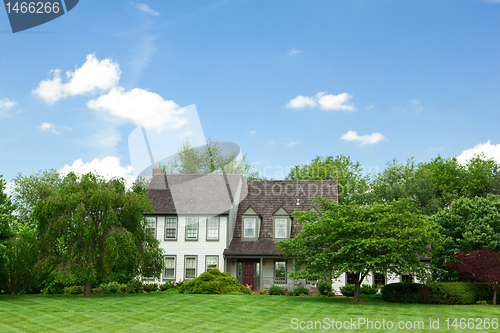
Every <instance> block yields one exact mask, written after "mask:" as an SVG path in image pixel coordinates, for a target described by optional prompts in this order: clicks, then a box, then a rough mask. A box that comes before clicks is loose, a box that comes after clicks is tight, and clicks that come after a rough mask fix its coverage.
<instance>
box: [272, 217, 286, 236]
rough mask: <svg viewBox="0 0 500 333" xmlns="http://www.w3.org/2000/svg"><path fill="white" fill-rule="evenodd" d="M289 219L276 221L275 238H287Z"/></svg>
mask: <svg viewBox="0 0 500 333" xmlns="http://www.w3.org/2000/svg"><path fill="white" fill-rule="evenodd" d="M287 222H288V220H287V219H275V220H274V238H286V234H287V232H286V227H287V224H288V223H287Z"/></svg>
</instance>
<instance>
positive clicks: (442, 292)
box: [431, 282, 476, 305]
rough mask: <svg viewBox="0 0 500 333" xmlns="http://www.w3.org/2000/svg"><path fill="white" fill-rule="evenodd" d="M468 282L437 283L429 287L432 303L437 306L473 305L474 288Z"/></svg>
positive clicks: (474, 298)
mask: <svg viewBox="0 0 500 333" xmlns="http://www.w3.org/2000/svg"><path fill="white" fill-rule="evenodd" d="M472 285H473V283H470V282H448V283H445V282H437V283H433V284H432V285H431V290H432V298H433V302H434V303H437V304H450V305H451V304H474V303H475V301H476V288H475V287H473V286H472Z"/></svg>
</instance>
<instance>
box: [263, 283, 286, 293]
mask: <svg viewBox="0 0 500 333" xmlns="http://www.w3.org/2000/svg"><path fill="white" fill-rule="evenodd" d="M267 293H268V294H269V295H285V290H283V288H281V287H280V286H275V285H272V286H271V287H270V288H269V291H268V292H267Z"/></svg>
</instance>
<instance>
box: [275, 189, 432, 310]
mask: <svg viewBox="0 0 500 333" xmlns="http://www.w3.org/2000/svg"><path fill="white" fill-rule="evenodd" d="M316 200H317V201H316V205H315V208H316V211H308V212H296V213H294V214H295V216H294V217H295V220H296V221H297V222H298V223H299V225H300V226H301V227H302V232H301V233H299V234H298V235H297V236H296V237H295V238H291V239H287V240H284V241H280V242H279V243H278V248H280V249H281V251H282V252H283V253H284V255H285V256H286V257H287V258H291V259H294V273H292V274H291V276H292V277H294V278H304V277H338V276H339V275H340V274H342V273H344V272H350V273H353V274H354V275H355V276H356V278H355V281H354V285H355V291H354V300H355V301H359V292H360V286H361V283H362V282H363V280H364V278H365V277H366V276H367V275H368V273H369V272H381V273H385V272H391V273H395V274H398V275H402V274H414V275H416V276H418V277H420V278H423V277H424V276H426V274H428V272H429V267H428V266H427V264H425V263H423V262H422V261H421V260H420V259H419V258H421V257H428V256H429V255H430V247H432V246H434V245H435V244H436V243H437V242H438V240H439V233H438V231H437V226H435V225H434V224H433V223H431V222H430V221H429V219H428V218H427V217H426V216H424V215H421V214H419V213H418V211H417V209H416V208H415V207H414V205H413V202H412V200H411V199H400V200H397V201H396V200H395V201H390V202H385V203H375V204H373V205H369V206H368V205H359V204H357V203H355V202H352V203H345V204H336V203H335V202H333V201H331V200H328V199H324V198H318V199H316Z"/></svg>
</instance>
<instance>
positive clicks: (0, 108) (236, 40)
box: [0, 0, 500, 180]
mask: <svg viewBox="0 0 500 333" xmlns="http://www.w3.org/2000/svg"><path fill="white" fill-rule="evenodd" d="M499 17H500V2H499V1H473V0H469V1H460V0H452V1H425V0H418V1H401V0H394V1H356V0H354V1H353V0H348V1H270V2H262V1H236V0H235V1H229V0H228V1H212V2H211V1H145V2H130V1H96V0H82V1H80V3H79V4H78V5H77V6H76V7H75V8H74V9H73V10H72V11H71V12H69V13H67V14H65V15H63V16H61V17H60V18H58V19H56V20H54V21H51V22H48V23H46V24H44V25H41V26H38V27H35V28H33V29H30V30H27V31H25V32H19V33H16V34H13V33H12V32H11V30H10V26H9V22H8V18H7V14H6V12H5V11H4V10H0V151H1V153H2V154H1V156H2V158H1V159H0V174H3V175H4V177H5V178H6V179H7V180H11V179H12V178H13V177H15V176H16V175H17V174H18V173H19V172H21V173H23V174H31V173H33V172H36V171H38V170H41V169H42V170H43V169H48V168H54V169H58V170H62V171H68V170H75V171H82V172H83V171H87V170H88V169H89V168H90V169H97V170H98V171H99V172H101V173H104V174H107V175H110V176H116V175H117V176H126V177H129V178H130V177H131V175H132V165H131V161H130V156H129V151H128V140H127V138H128V136H129V134H130V133H131V132H132V130H134V129H135V128H136V127H137V126H139V125H142V126H146V127H147V126H150V127H151V128H153V129H157V127H158V126H163V125H164V126H165V127H164V128H167V129H168V128H169V126H170V125H172V124H173V123H175V121H176V119H177V118H176V117H178V116H179V117H181V116H180V115H179V114H180V113H179V112H180V111H179V110H181V109H179V108H181V107H184V106H188V105H192V104H195V105H196V109H197V111H198V115H199V119H200V122H201V125H202V126H203V131H204V135H205V137H206V138H208V137H211V138H212V139H214V140H219V141H228V142H233V143H236V144H238V145H239V146H240V147H241V149H242V151H243V153H245V154H247V157H248V160H249V161H250V162H253V163H254V166H255V167H256V168H257V169H260V171H264V168H265V167H267V169H266V175H267V176H270V177H273V178H277V179H280V178H283V177H284V176H285V175H286V168H287V167H290V166H293V165H297V164H304V163H307V162H308V161H310V160H311V159H313V158H314V157H315V156H317V155H321V156H327V155H338V154H345V155H349V156H351V157H352V158H353V159H355V160H358V161H360V162H361V164H362V165H363V166H364V167H365V168H366V169H367V170H368V169H369V168H370V167H371V171H372V172H374V171H376V170H378V171H382V170H383V169H384V167H385V163H386V162H387V161H388V160H392V159H393V158H397V159H398V160H400V161H405V160H406V159H407V158H410V157H415V159H416V161H418V162H420V161H429V160H430V159H431V158H434V157H436V156H437V155H438V154H441V156H444V157H451V156H461V158H462V159H464V158H465V157H467V156H470V155H473V154H474V153H476V152H480V151H484V152H485V153H486V154H487V155H488V156H490V157H493V158H496V159H497V160H498V161H499V162H500V131H499V123H500V115H499V111H500V94H499V93H500V20H499V19H498V18H499ZM68 71H69V73H70V76H67V74H66V73H67V72H68ZM58 73H59V74H58ZM58 75H59V76H58ZM139 109H140V110H139ZM155 117H156V118H155ZM157 117H159V118H157ZM148 118H149V120H148ZM153 118H155V119H162V120H161V121H159V122H158V121H157V120H155V121H151V119H153Z"/></svg>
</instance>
